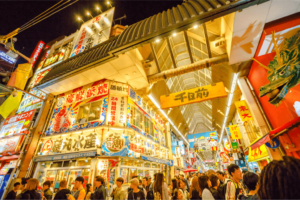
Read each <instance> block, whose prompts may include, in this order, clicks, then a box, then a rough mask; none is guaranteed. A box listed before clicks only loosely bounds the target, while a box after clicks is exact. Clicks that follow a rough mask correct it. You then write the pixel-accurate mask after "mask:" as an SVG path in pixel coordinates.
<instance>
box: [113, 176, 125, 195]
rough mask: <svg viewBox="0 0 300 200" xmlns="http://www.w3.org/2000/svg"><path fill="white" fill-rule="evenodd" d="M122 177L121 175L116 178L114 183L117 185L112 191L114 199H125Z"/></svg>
mask: <svg viewBox="0 0 300 200" xmlns="http://www.w3.org/2000/svg"><path fill="white" fill-rule="evenodd" d="M123 183H124V179H123V178H122V177H119V178H117V181H116V185H117V187H116V188H115V189H114V190H113V191H112V195H113V198H114V200H125V198H126V195H127V194H126V190H125V189H124V188H123V187H122V185H123Z"/></svg>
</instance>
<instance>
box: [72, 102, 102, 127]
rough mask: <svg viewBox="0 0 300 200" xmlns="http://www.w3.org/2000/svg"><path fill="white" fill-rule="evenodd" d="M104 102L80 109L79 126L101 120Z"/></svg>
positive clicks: (90, 104)
mask: <svg viewBox="0 0 300 200" xmlns="http://www.w3.org/2000/svg"><path fill="white" fill-rule="evenodd" d="M101 105H102V101H97V102H93V103H87V104H84V105H82V106H80V107H79V109H78V114H77V120H76V123H77V124H82V123H86V122H90V121H95V120H99V119H100V116H101Z"/></svg>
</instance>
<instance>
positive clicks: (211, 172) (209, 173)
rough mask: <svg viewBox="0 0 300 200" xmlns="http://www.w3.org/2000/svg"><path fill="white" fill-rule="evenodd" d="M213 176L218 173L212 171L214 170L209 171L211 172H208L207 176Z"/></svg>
mask: <svg viewBox="0 0 300 200" xmlns="http://www.w3.org/2000/svg"><path fill="white" fill-rule="evenodd" d="M211 174H216V172H215V171H214V170H212V169H209V170H208V171H207V176H209V175H211Z"/></svg>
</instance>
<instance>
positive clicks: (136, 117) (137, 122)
mask: <svg viewBox="0 0 300 200" xmlns="http://www.w3.org/2000/svg"><path fill="white" fill-rule="evenodd" d="M143 117H144V116H143V113H142V112H141V111H140V110H138V109H137V108H136V107H133V115H132V118H133V120H132V123H133V125H134V126H136V127H139V128H140V129H142V128H143V126H142V125H143Z"/></svg>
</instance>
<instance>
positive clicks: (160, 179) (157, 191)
mask: <svg viewBox="0 0 300 200" xmlns="http://www.w3.org/2000/svg"><path fill="white" fill-rule="evenodd" d="M153 190H154V196H156V195H160V199H162V200H169V195H168V185H167V184H166V182H165V181H164V175H163V174H162V173H157V174H156V178H155V182H154V187H153Z"/></svg>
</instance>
